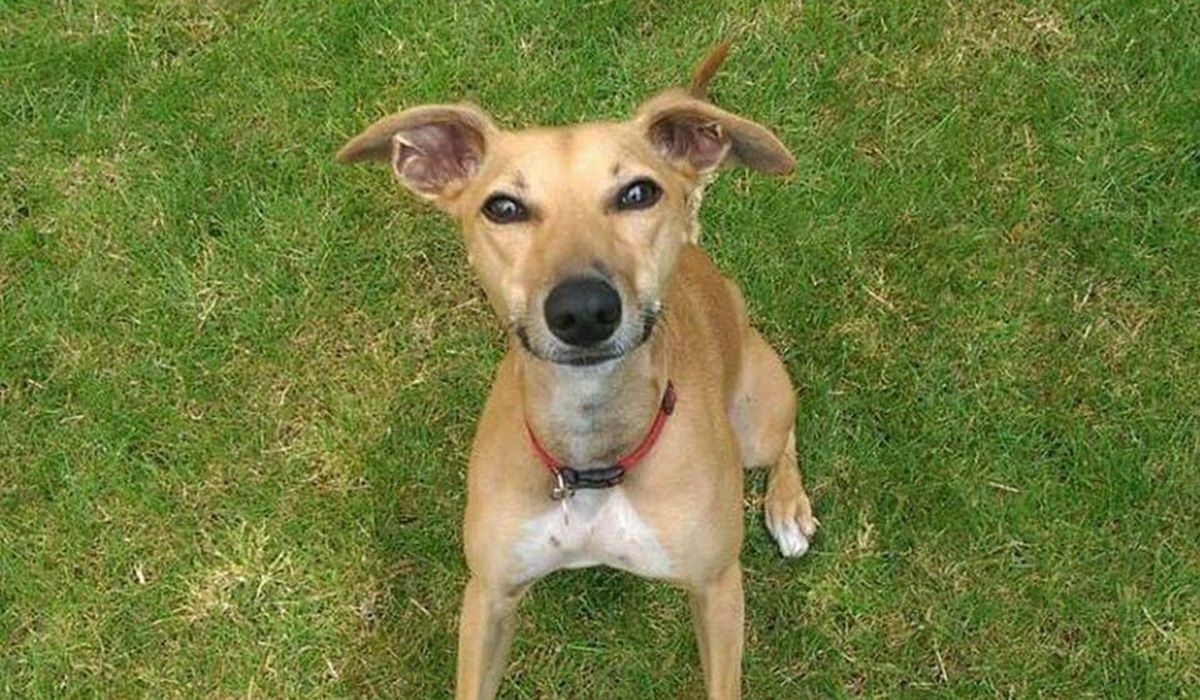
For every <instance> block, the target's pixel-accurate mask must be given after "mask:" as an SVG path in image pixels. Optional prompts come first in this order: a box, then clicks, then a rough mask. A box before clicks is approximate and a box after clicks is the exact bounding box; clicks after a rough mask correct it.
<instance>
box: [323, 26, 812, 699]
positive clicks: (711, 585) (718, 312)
mask: <svg viewBox="0 0 1200 700" xmlns="http://www.w3.org/2000/svg"><path fill="white" fill-rule="evenodd" d="M726 52H727V47H726V46H725V45H724V44H722V45H721V46H718V47H717V49H716V50H715V51H714V52H713V53H712V54H711V55H710V56H709V57H708V58H707V59H706V60H705V61H704V62H702V63H701V64H700V66H698V67H697V69H696V71H695V72H694V74H693V80H692V84H691V87H690V89H689V90H681V89H673V90H668V91H666V92H663V93H661V94H659V95H657V96H655V97H653V98H652V99H650V100H648V101H647V102H646V103H644V104H643V105H642V106H641V107H640V108H639V109H638V110H637V112H636V114H635V115H634V116H633V118H632V119H630V120H628V121H624V122H598V123H587V124H579V125H575V126H568V127H556V128H534V129H527V130H523V131H505V130H502V129H500V128H499V127H497V126H496V125H495V124H494V123H493V122H492V120H491V118H489V117H488V116H487V115H486V114H484V113H483V112H482V111H481V110H479V109H478V108H477V107H475V106H473V105H469V104H456V105H433V106H425V107H416V108H413V109H410V110H407V111H404V112H401V113H399V114H396V115H393V116H390V117H386V118H384V119H382V120H380V121H379V122H377V123H375V124H373V125H372V126H370V127H368V128H367V129H366V130H365V131H363V132H362V133H361V134H360V135H358V136H356V137H355V138H354V139H352V140H351V141H350V142H349V143H347V144H346V146H345V147H344V148H343V149H342V150H341V151H340V152H339V153H338V160H339V161H342V162H353V161H358V160H383V161H388V162H390V163H391V165H392V169H393V172H394V173H395V175H396V176H397V178H398V179H399V180H400V182H401V183H403V184H404V185H405V186H406V187H407V188H408V189H409V190H411V191H412V192H414V193H415V194H417V195H418V196H420V197H422V198H424V199H427V200H429V201H432V202H433V203H434V204H435V205H436V206H438V207H439V208H441V209H442V210H443V211H445V212H446V213H448V214H449V215H451V216H452V217H454V218H455V219H457V221H458V222H459V224H460V227H461V229H462V232H463V237H464V240H465V243H466V249H467V253H468V256H469V258H470V261H471V264H472V265H473V266H474V268H475V270H476V271H477V273H478V275H479V279H480V281H481V283H482V285H483V288H484V290H485V292H486V294H487V297H488V299H489V301H490V303H491V305H492V307H493V308H494V309H495V310H496V312H497V314H498V315H499V317H500V318H501V319H502V320H503V321H504V322H505V323H507V324H508V325H509V327H510V329H511V331H512V332H511V334H510V342H509V349H508V353H507V354H506V355H505V357H504V359H503V360H502V362H501V363H500V367H499V368H498V370H497V372H496V376H495V380H494V382H493V385H492V389H491V393H490V395H489V397H488V400H487V403H486V406H485V408H484V411H483V415H482V417H481V418H480V421H479V426H478V430H477V432H476V437H475V442H474V446H473V448H472V450H471V456H470V463H469V468H468V475H467V506H466V515H465V522H464V533H465V542H466V546H465V554H466V560H467V565H468V567H469V568H470V571H471V577H470V581H469V582H468V583H467V587H466V591H465V594H464V599H463V608H462V618H461V630H460V636H459V648H458V681H457V691H456V696H457V697H458V698H460V700H466V699H477V698H492V697H494V696H495V694H496V691H497V687H498V686H499V683H500V680H501V674H502V673H503V670H504V667H505V659H506V658H507V652H508V647H509V643H510V642H511V639H512V634H513V629H514V614H515V610H516V607H517V602H518V601H519V600H520V598H521V596H522V594H523V593H524V592H525V591H526V590H528V588H529V586H530V585H532V584H533V583H534V581H536V580H537V578H539V577H541V576H543V575H545V574H546V573H549V572H550V571H553V570H554V569H557V568H564V567H575V566H588V565H594V564H605V565H609V566H614V567H618V568H623V569H626V570H630V571H633V572H635V573H637V574H640V575H643V576H649V577H653V578H658V579H663V580H667V581H669V582H671V583H674V584H676V585H679V586H681V587H683V588H684V589H686V590H687V591H688V593H689V596H690V604H691V610H692V615H693V619H694V621H695V627H696V635H697V640H698V643H699V651H700V660H701V665H702V666H703V670H704V680H705V686H706V688H707V690H708V695H709V697H710V698H721V699H729V698H738V697H740V696H741V656H742V644H743V630H742V625H743V612H742V605H743V603H742V582H741V568H740V566H739V562H738V558H739V553H740V550H741V544H742V466H743V465H744V466H747V467H749V466H760V465H765V466H768V467H769V470H770V471H769V476H768V486H767V494H766V503H765V511H766V521H767V527H768V528H769V529H770V531H771V533H772V534H773V535H774V537H775V538H776V540H777V542H778V544H779V546H780V549H781V551H782V552H783V554H785V555H787V556H799V555H801V554H803V553H804V552H805V551H806V550H807V548H808V542H809V538H811V537H812V535H813V533H814V532H815V531H816V528H817V521H816V519H815V518H814V517H813V515H812V509H811V507H810V505H809V500H808V497H807V495H806V494H805V491H804V488H803V486H802V484H801V479H800V472H799V470H798V468H797V463H796V441H795V431H794V422H795V418H796V401H795V397H794V395H793V392H792V388H791V383H790V381H789V379H788V376H787V373H786V371H785V370H784V367H783V364H782V363H781V362H780V360H779V357H778V356H777V355H776V354H775V352H774V351H773V350H771V348H770V347H769V346H768V345H767V343H766V342H765V341H764V340H763V338H762V337H761V336H760V335H759V334H758V333H757V332H756V331H754V330H753V329H752V328H751V327H750V325H749V322H748V320H747V317H746V311H745V305H744V303H743V300H742V296H741V293H740V292H739V291H738V288H737V286H736V285H735V284H734V283H732V282H731V281H729V280H727V279H726V278H724V277H723V276H722V275H721V274H720V273H719V272H718V271H717V269H716V268H715V267H714V266H713V264H712V262H711V261H710V260H709V258H708V256H707V255H705V253H704V252H703V251H702V250H701V249H700V248H699V247H698V246H697V245H696V244H695V242H696V240H697V239H698V228H697V226H698V224H697V221H696V216H695V207H696V206H697V204H698V201H699V197H700V194H701V192H702V189H703V186H704V184H705V182H706V181H707V179H708V178H709V177H710V176H711V175H712V174H713V173H714V172H715V171H716V170H717V169H718V168H719V167H721V166H725V165H734V164H740V165H745V166H747V167H750V168H753V169H755V170H759V171H761V172H766V173H773V174H783V173H787V172H790V171H791V169H792V168H793V166H794V160H793V158H792V156H791V154H789V153H788V151H787V149H786V148H785V147H784V146H783V144H782V143H780V141H779V139H777V138H776V137H775V136H774V135H773V134H772V133H771V132H770V131H768V130H767V129H765V128H763V127H762V126H760V125H758V124H756V123H754V122H752V121H750V120H748V119H745V118H742V117H739V116H736V115H734V114H731V113H729V112H726V111H724V110H722V109H720V108H718V107H716V106H714V105H713V104H711V103H710V102H708V101H707V100H706V99H705V96H706V94H707V84H708V81H709V79H710V78H711V77H712V75H713V73H714V72H715V71H716V69H717V67H718V66H719V65H720V63H721V61H722V60H723V59H724V57H725V54H726ZM640 178H645V179H650V180H653V181H654V182H656V183H657V184H658V185H659V186H660V187H661V191H662V195H661V199H660V200H659V201H658V202H657V203H656V204H654V205H653V206H651V207H648V208H646V209H640V210H635V211H620V210H617V209H615V208H614V204H613V202H614V198H615V197H616V196H617V194H616V193H618V192H619V191H621V188H622V187H625V186H627V185H628V183H630V182H631V181H633V180H635V179H640ZM496 193H502V194H504V195H507V196H511V197H514V198H517V199H520V200H521V201H522V202H524V203H525V205H526V206H527V208H528V211H529V218H528V219H527V220H525V221H520V222H516V223H508V224H502V225H501V224H495V223H493V222H491V221H489V220H488V218H486V217H485V216H482V215H481V213H480V212H481V207H482V206H483V204H484V202H486V201H487V200H488V198H489V197H491V196H493V195H494V194H496ZM745 235H753V232H752V231H747V232H745ZM578 275H599V276H602V277H603V278H604V279H606V280H608V282H609V283H610V284H611V285H612V286H613V287H614V288H615V289H616V290H617V291H618V293H619V295H620V298H621V306H622V310H623V313H622V316H621V321H620V325H619V326H618V328H617V330H616V331H615V332H614V334H613V336H612V338H611V339H610V340H609V341H607V345H606V346H605V348H604V352H605V353H608V354H607V355H605V356H604V359H603V360H602V361H600V360H596V361H594V362H593V361H592V360H591V359H589V357H588V356H585V355H580V354H579V353H580V351H579V350H577V349H575V348H572V347H565V346H564V344H563V343H561V342H559V341H557V340H556V338H555V336H554V334H553V333H551V332H550V331H549V330H548V328H547V323H546V320H545V319H544V318H543V313H542V308H543V304H544V301H545V299H546V296H547V294H548V293H549V290H550V289H552V288H553V287H554V286H555V285H556V284H557V283H559V282H560V281H562V280H564V279H566V278H568V277H571V276H578ZM593 359H594V358H593ZM668 380H670V381H672V382H673V383H674V385H675V386H676V388H677V391H678V402H677V404H676V409H675V412H674V414H673V415H672V416H671V418H670V419H669V421H668V423H667V424H666V427H665V429H664V430H663V432H662V435H661V438H660V440H659V441H658V442H657V444H655V445H654V447H653V449H652V450H651V451H650V453H649V454H648V455H647V456H646V458H645V459H644V460H643V461H642V462H641V463H640V464H638V465H637V467H636V469H634V470H633V471H631V472H630V473H629V475H628V477H627V479H626V480H625V482H624V483H622V484H621V485H619V486H616V487H614V488H612V489H607V490H602V491H587V492H580V493H579V494H577V495H576V496H575V497H574V498H572V499H569V500H567V501H565V504H564V503H561V502H557V501H554V500H552V498H551V489H552V486H553V478H552V476H551V475H550V474H549V472H548V471H547V469H546V467H545V466H544V465H543V464H542V463H541V462H539V460H538V458H537V456H536V454H535V453H534V451H533V449H532V447H531V445H530V442H529V440H528V438H527V436H526V425H528V426H529V428H530V429H531V430H532V431H533V432H534V434H535V435H537V436H539V438H540V440H541V441H542V443H543V444H544V447H545V448H546V449H547V450H549V451H550V453H551V454H553V455H555V456H556V457H557V458H558V459H560V460H562V461H563V462H565V463H568V464H570V465H572V466H574V467H577V468H589V467H599V466H605V465H607V464H609V463H611V462H612V461H613V460H614V459H615V458H616V457H617V456H619V455H621V454H623V453H625V452H627V451H628V450H629V449H630V448H631V447H632V446H633V445H636V444H637V443H638V442H639V441H640V440H641V438H642V437H643V435H644V434H645V432H646V430H647V426H648V425H649V424H650V423H651V421H652V419H653V417H654V415H655V413H656V411H657V409H658V406H659V402H660V399H661V397H662V395H663V392H664V390H665V387H666V384H667V381H668Z"/></svg>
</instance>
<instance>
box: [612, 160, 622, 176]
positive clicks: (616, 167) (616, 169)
mask: <svg viewBox="0 0 1200 700" xmlns="http://www.w3.org/2000/svg"><path fill="white" fill-rule="evenodd" d="M612 176H613V177H620V176H621V164H620V163H613V167H612Z"/></svg>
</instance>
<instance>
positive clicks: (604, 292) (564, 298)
mask: <svg viewBox="0 0 1200 700" xmlns="http://www.w3.org/2000/svg"><path fill="white" fill-rule="evenodd" d="M543 311H544V312H545V314H546V325H547V326H549V327H550V332H551V333H553V334H554V335H555V337H557V338H558V339H559V340H561V341H563V342H564V343H566V344H567V345H575V346H577V347H589V346H592V345H595V344H596V343H599V342H600V341H602V340H605V339H606V338H608V337H609V336H611V335H612V334H613V331H615V330H616V329H617V324H619V323H620V322H621V297H620V296H618V295H617V290H615V289H613V287H612V285H611V284H609V283H608V282H605V281H604V280H602V279H600V278H599V277H576V278H574V279H569V280H566V281H565V282H560V283H558V285H556V286H555V287H554V289H551V290H550V294H549V296H547V297H546V305H545V308H544V309H543Z"/></svg>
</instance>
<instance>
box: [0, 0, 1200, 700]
mask: <svg viewBox="0 0 1200 700" xmlns="http://www.w3.org/2000/svg"><path fill="white" fill-rule="evenodd" d="M722 36H723V37H728V38H731V39H732V40H733V41H734V43H735V51H734V55H733V56H732V58H731V60H730V61H729V63H728V64H727V66H726V69H725V71H724V72H723V74H722V75H721V76H719V77H718V79H717V81H716V83H715V85H714V96H715V99H716V100H717V101H718V102H719V103H722V104H724V105H729V106H736V108H737V109H738V110H739V111H741V112H743V113H745V114H747V115H749V116H751V117H752V118H755V119H757V120H759V121H762V122H764V123H766V124H769V125H772V126H773V127H774V128H775V129H776V130H777V132H778V133H779V134H780V136H781V137H782V138H783V140H784V141H785V142H786V143H788V144H789V145H790V146H791V148H792V150H793V152H794V153H795V154H796V156H797V158H798V160H799V168H798V170H797V174H796V176H795V177H794V178H792V179H790V180H788V181H783V182H775V181H768V180H766V179H764V178H761V177H757V176H750V175H747V174H744V173H740V172H731V173H729V174H727V175H725V176H724V177H722V179H721V180H719V181H718V183H716V184H715V185H714V187H713V188H712V189H711V191H710V194H709V196H708V197H707V199H706V209H705V213H704V220H705V227H706V233H705V236H706V238H705V240H706V246H707V248H708V250H709V251H710V252H711V253H712V255H713V256H714V258H715V259H716V260H717V262H718V264H719V265H720V266H721V267H722V268H723V269H724V270H725V271H727V272H728V273H729V274H731V275H732V276H733V277H735V278H736V279H738V280H740V281H741V282H742V283H743V285H744V287H745V288H746V290H747V295H748V298H749V302H750V306H751V307H752V312H753V315H754V317H755V319H756V320H757V323H758V325H759V326H760V327H761V328H762V329H763V330H764V332H765V333H766V334H767V336H768V337H769V338H770V340H771V341H772V342H773V344H774V345H775V346H776V347H777V348H778V349H779V350H780V351H781V352H782V354H783V355H784V357H785V359H786V361H787V364H788V367H789V369H790V370H791V373H792V375H793V377H794V378H795V379H796V381H797V383H798V385H799V386H801V387H802V400H801V407H802V417H801V421H800V425H799V428H800V433H799V434H800V442H801V452H802V459H803V462H804V468H805V472H806V477H807V480H808V484H809V487H810V490H811V492H812V493H813V494H814V497H815V503H816V507H817V509H818V514H819V516H820V518H821V520H822V522H823V523H824V529H823V530H822V532H821V535H820V536H819V538H818V539H817V540H816V542H815V544H814V547H813V550H812V551H811V553H810V554H809V555H808V556H807V557H806V558H805V559H803V560H801V561H799V562H786V561H782V560H781V559H780V558H779V557H778V556H777V554H776V552H775V549H774V547H773V545H772V543H771V541H770V539H769V537H768V535H767V534H766V532H765V530H764V529H763V527H762V525H761V516H760V514H759V513H758V511H757V509H756V508H755V507H753V505H754V503H755V502H756V501H757V499H758V498H759V497H760V495H761V483H759V482H758V481H757V480H756V481H755V482H754V485H753V487H752V490H751V493H750V494H749V496H748V499H747V501H748V504H749V505H748V507H747V510H746V513H747V515H746V518H747V523H748V530H747V532H748V536H747V541H746V545H745V549H744V554H743V561H744V563H745V567H746V570H747V573H746V591H747V610H748V614H747V632H746V634H747V651H748V653H747V656H746V661H745V675H746V684H745V685H746V688H747V697H748V698H803V697H824V696H838V697H850V696H873V697H881V696H888V697H893V696H912V697H926V696H940V697H995V696H1006V697H1008V696H1011V697H1038V696H1046V697H1088V696H1091V697H1096V696H1103V697H1139V698H1152V697H1179V696H1186V695H1188V694H1191V693H1194V692H1195V688H1197V687H1200V549H1198V548H1197V546H1196V543H1197V542H1200V521H1198V516H1197V513H1198V511H1197V508H1196V503H1198V502H1200V469H1198V466H1200V412H1198V409H1197V406H1200V312H1198V311H1197V309H1198V307H1197V303H1196V300H1197V299H1198V298H1200V42H1196V41H1195V37H1196V36H1200V10H1198V9H1197V8H1196V7H1195V5H1194V4H1193V3H1188V2H1184V1H1183V0H1178V1H1176V2H1170V1H1164V2H1134V1H1133V0H1129V1H1127V2H1119V1H1116V0H1101V1H1098V2H1086V3H1083V2H1081V3H1066V2H1047V1H1045V0H1031V1H1030V2H1014V1H1012V0H1000V1H999V2H990V3H905V2H876V3H867V2H861V3H849V2H809V3H803V4H801V3H798V2H770V3H763V4H753V3H743V2H721V1H717V0H696V1H694V2H685V3H670V4H668V3H660V2H624V1H620V0H618V1H612V2H589V3H581V4H570V5H568V4H567V3H562V4H555V3H535V2H532V0H519V1H517V2H511V3H482V4H477V5H466V4H454V5H451V4H449V3H446V4H442V3H432V2H422V3H417V2H382V1H381V2H373V3H321V2H296V3H287V4H280V3H271V2H253V1H251V0H243V1H238V2H215V1H213V2H193V1H188V2H161V3H137V2H53V3H49V2H45V3H43V2H27V1H24V2H23V1H21V0H17V1H16V2H9V3H5V4H3V5H0V178H2V182H0V427H2V430H0V693H3V694H4V695H6V696H9V697H21V698H31V697H97V696H103V697H133V696H147V697H166V696H208V697H233V696H239V697H241V696H245V697H283V696H291V697H347V696H359V695H361V696H368V697H374V696H391V697H403V698H423V697H445V696H447V695H448V694H449V692H450V688H451V685H452V677H453V656H454V654H453V649H454V640H455V627H456V615H457V607H458V597H459V592H460V588H461V586H462V584H463V582H464V578H465V571H464V567H463V563H462V559H461V555H460V551H459V546H460V534H459V518H460V514H461V511H462V507H463V483H464V482H463V469H464V462H465V454H466V451H467V448H468V444H469V441H470V438H471V433H472V427H473V423H474V418H475V416H476V415H477V413H478V411H479V409H480V406H481V403H482V400H483V397H484V395H485V391H486V389H487V386H488V382H489V378H490V373H491V371H492V367H493V366H494V364H495V362H496V361H497V359H498V358H499V354H500V351H501V347H502V344H501V338H502V332H501V330H500V329H499V327H498V324H497V323H495V322H494V321H493V320H492V319H491V317H490V316H489V312H488V310H487V309H486V307H485V304H484V303H483V302H482V299H481V295H480V292H479V290H478V289H477V288H476V286H475V284H474V283H473V280H472V278H471V277H470V275H469V274H468V272H467V271H466V266H465V262H464V260H463V255H462V251H461V249H460V245H459V243H458V240H457V238H456V234H455V232H454V230H453V228H452V226H451V225H450V224H449V223H448V222H446V221H444V220H442V219H440V218H439V217H438V216H436V215H435V214H434V213H433V212H432V211H431V210H429V209H427V208H425V207H423V206H420V205H419V204H416V203H414V202H413V201H411V200H410V199H408V198H406V197H405V196H403V195H402V193H401V192H400V191H399V188H398V187H397V186H396V185H395V184H393V183H392V182H390V181H389V180H388V178H387V177H386V175H385V173H384V172H383V171H381V170H371V169H365V168H364V169H340V168H337V167H335V166H334V165H333V164H332V162H331V155H332V153H333V152H334V150H335V149H336V148H337V147H338V146H340V145H341V143H342V142H343V141H344V140H345V139H346V138H348V137H349V136H350V135H352V134H353V133H355V131H356V130H357V129H358V128H360V127H361V126H363V125H364V124H365V123H367V122H368V121H369V120H372V119H374V118H375V117H377V116H379V115H381V114H383V113H384V112H385V111H389V110H392V109H394V108H396V107H398V106H400V105H413V104H417V103H421V102H426V101H444V100H453V99H459V98H462V97H468V98H471V99H474V100H476V101H478V102H479V103H481V104H483V105H485V106H486V107H487V108H488V109H489V110H491V111H492V112H493V114H495V115H496V116H497V118H498V119H499V120H500V121H501V122H503V123H506V124H509V125H524V124H529V123H535V122H565V121H571V120H579V119H589V118H612V117H619V116H622V115H626V114H629V113H630V111H631V110H632V108H633V107H634V106H635V105H636V104H637V101H638V100H639V99H641V98H642V97H643V96H646V95H648V94H650V93H651V92H653V91H654V90H657V89H659V88H661V87H663V86H666V85H669V84H672V83H677V82H679V81H681V80H683V79H684V77H685V76H686V74H687V71H688V69H689V68H690V66H691V65H692V63H693V62H694V61H695V60H696V59H697V58H698V57H700V56H701V55H702V54H703V53H704V51H705V50H706V49H707V48H708V47H709V46H710V45H711V44H712V43H714V42H715V40H716V39H717V38H718V37H722ZM685 609H686V605H685V604H684V602H683V600H682V598H681V596H680V594H678V593H677V592H674V591H672V590H670V589H667V588H665V587H663V586H660V585H655V584H652V583H648V582H644V581H641V580H638V579H635V578H632V577H629V576H626V575H623V574H619V573H615V572H610V571H605V570H589V571H577V572H569V573H561V574H558V575H555V576H553V577H551V578H550V579H548V580H547V581H545V582H543V583H542V584H540V585H539V586H538V587H537V588H535V589H534V591H533V593H532V595H531V597H530V598H528V599H527V601H526V603H525V605H524V606H523V610H522V618H521V623H520V629H519V633H518V641H517V643H516V645H515V649H514V654H513V657H512V662H511V666H510V669H509V674H508V680H507V682H506V685H505V686H504V691H503V696H504V697H509V698H560V697H561V698H567V697H574V698H578V697H588V698H675V697H699V696H700V695H701V694H702V688H701V684H700V679H699V672H698V664H697V659H696V654H695V651H694V648H693V642H692V638H691V627H690V623H689V622H688V619H687V617H686V610H685Z"/></svg>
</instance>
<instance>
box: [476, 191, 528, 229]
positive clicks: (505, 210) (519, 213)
mask: <svg viewBox="0 0 1200 700" xmlns="http://www.w3.org/2000/svg"><path fill="white" fill-rule="evenodd" d="M483 215H484V216H486V217H487V218H488V221H491V222H492V223H493V224H512V223H516V222H518V221H525V220H526V219H528V218H529V210H528V209H526V208H525V205H524V204H521V203H520V202H519V201H517V200H515V199H513V198H512V197H509V196H508V195H503V194H494V195H492V196H491V197H488V198H487V201H486V202H484V203H483Z"/></svg>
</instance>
